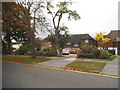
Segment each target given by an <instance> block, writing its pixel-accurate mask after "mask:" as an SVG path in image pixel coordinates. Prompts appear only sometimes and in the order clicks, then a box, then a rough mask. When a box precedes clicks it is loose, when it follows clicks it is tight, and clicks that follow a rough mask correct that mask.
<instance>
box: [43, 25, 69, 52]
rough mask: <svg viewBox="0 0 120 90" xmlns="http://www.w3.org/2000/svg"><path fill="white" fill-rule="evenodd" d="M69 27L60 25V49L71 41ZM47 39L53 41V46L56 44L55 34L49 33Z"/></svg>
mask: <svg viewBox="0 0 120 90" xmlns="http://www.w3.org/2000/svg"><path fill="white" fill-rule="evenodd" d="M67 29H68V28H67V27H66V26H61V27H60V33H59V39H60V41H59V47H60V50H62V49H63V48H65V46H66V45H67V43H68V42H69V41H70V34H69V31H67ZM44 40H45V41H48V42H51V44H52V45H53V46H55V34H51V35H48V37H47V38H45V39H44Z"/></svg>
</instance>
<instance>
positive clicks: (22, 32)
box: [2, 2, 29, 54]
mask: <svg viewBox="0 0 120 90" xmlns="http://www.w3.org/2000/svg"><path fill="white" fill-rule="evenodd" d="M20 8H23V7H20V6H19V5H17V4H16V3H15V2H2V32H3V39H2V42H3V47H4V48H3V51H6V53H8V54H11V51H12V40H13V39H14V40H15V41H17V42H20V41H29V38H28V35H27V31H26V30H27V25H25V24H24V22H21V20H23V19H25V18H24V16H23V15H22V13H21V10H20ZM12 12H14V13H16V15H17V16H20V17H21V20H19V19H18V18H16V17H15V16H14V15H13V13H12ZM5 43H6V44H5Z"/></svg>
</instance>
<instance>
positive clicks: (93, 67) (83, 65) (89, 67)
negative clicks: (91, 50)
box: [66, 61, 106, 71]
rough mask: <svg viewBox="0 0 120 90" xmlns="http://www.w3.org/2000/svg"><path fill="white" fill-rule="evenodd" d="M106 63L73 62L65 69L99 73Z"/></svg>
mask: <svg viewBox="0 0 120 90" xmlns="http://www.w3.org/2000/svg"><path fill="white" fill-rule="evenodd" d="M105 64H106V63H104V62H93V61H75V62H73V63H71V64H69V65H67V66H66V68H70V69H75V70H82V71H101V70H102V69H103V67H104V66H105Z"/></svg>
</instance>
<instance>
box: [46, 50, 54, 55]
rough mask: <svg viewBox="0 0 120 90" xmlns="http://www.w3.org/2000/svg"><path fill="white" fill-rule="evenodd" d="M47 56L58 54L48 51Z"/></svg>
mask: <svg viewBox="0 0 120 90" xmlns="http://www.w3.org/2000/svg"><path fill="white" fill-rule="evenodd" d="M45 56H56V53H55V52H50V51H48V52H46V53H45Z"/></svg>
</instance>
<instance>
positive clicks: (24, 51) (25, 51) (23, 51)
mask: <svg viewBox="0 0 120 90" xmlns="http://www.w3.org/2000/svg"><path fill="white" fill-rule="evenodd" d="M28 50H29V48H28V46H27V45H22V46H21V47H20V49H19V50H18V51H19V54H20V55H24V54H26V53H27V51H28Z"/></svg>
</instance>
